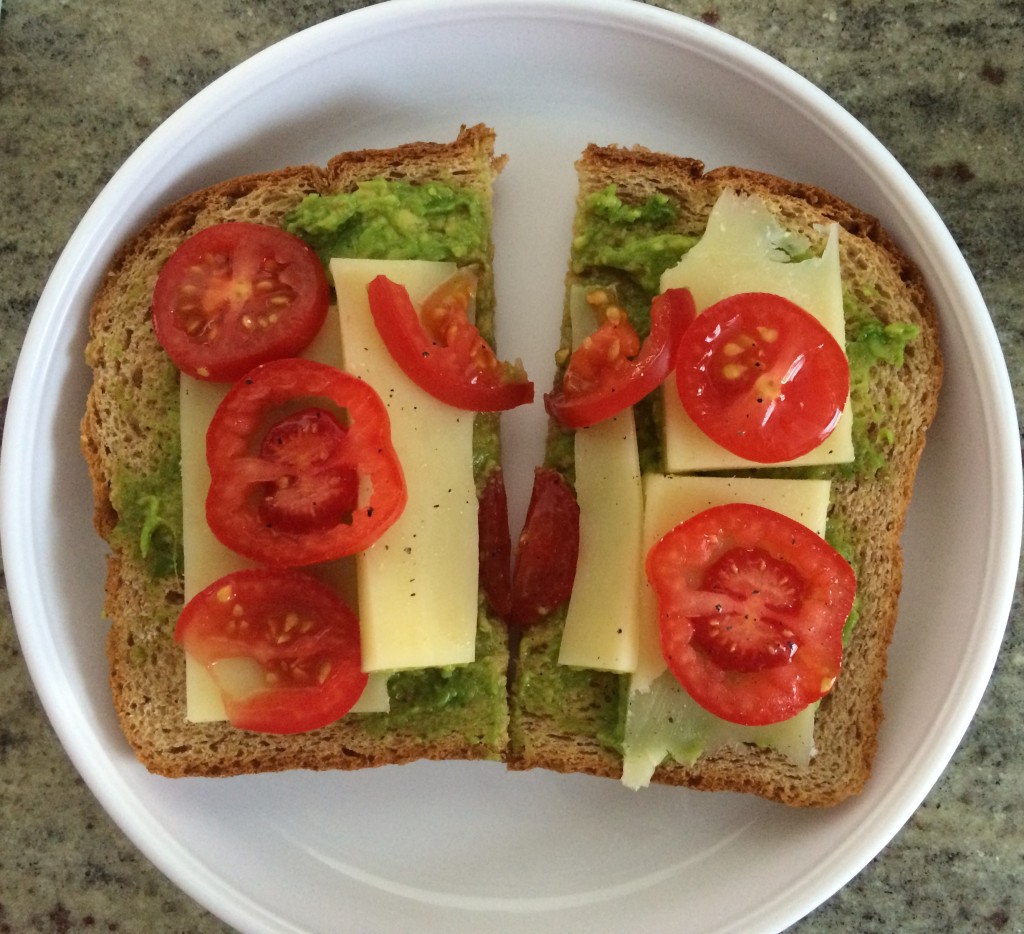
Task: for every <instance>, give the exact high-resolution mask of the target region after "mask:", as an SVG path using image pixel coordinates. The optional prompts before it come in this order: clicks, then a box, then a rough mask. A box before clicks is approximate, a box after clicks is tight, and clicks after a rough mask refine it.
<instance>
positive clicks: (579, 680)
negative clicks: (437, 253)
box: [510, 145, 942, 806]
mask: <svg viewBox="0 0 1024 934" xmlns="http://www.w3.org/2000/svg"><path fill="white" fill-rule="evenodd" d="M577 173H578V183H579V196H578V202H577V216H576V222H575V228H574V239H573V253H572V263H571V267H570V272H569V275H568V282H569V284H570V285H572V284H573V283H584V284H586V283H594V284H600V285H608V284H614V285H616V286H617V288H618V289H619V290H620V292H621V294H623V295H624V296H625V297H626V300H627V306H628V304H629V302H630V301H633V302H636V303H637V304H640V305H642V304H644V303H645V302H649V300H650V297H651V294H653V292H654V291H656V290H657V281H658V278H659V276H660V273H661V271H662V270H663V269H664V268H667V267H668V266H671V265H674V264H675V262H676V261H678V258H679V256H680V255H682V252H683V251H685V249H687V248H688V247H689V246H690V245H692V243H693V242H695V240H696V238H699V237H700V235H701V234H702V233H703V231H704V228H705V226H706V223H707V218H708V215H709V213H710V211H711V208H712V206H713V205H714V203H715V202H716V201H717V199H718V197H719V195H720V194H721V193H722V191H723V190H725V189H726V188H731V189H733V190H735V191H737V192H739V193H751V194H757V195H758V196H759V197H760V198H761V199H762V200H763V201H764V203H765V204H766V205H767V206H768V208H769V209H770V210H771V212H772V213H773V214H774V215H775V216H776V217H777V219H778V220H779V221H780V223H781V224H782V226H783V227H784V228H785V229H786V230H787V231H793V232H795V233H798V234H801V235H803V236H804V237H806V238H807V239H808V240H809V241H810V244H811V250H812V251H818V252H820V250H821V249H822V247H823V243H824V238H825V235H826V231H825V229H824V225H827V224H829V223H831V222H833V221H834V222H837V223H838V224H839V225H840V255H841V259H840V264H841V270H842V281H843V292H844V309H845V314H846V317H847V339H848V346H849V345H850V344H851V343H852V342H854V341H855V340H856V337H857V334H858V329H859V328H861V327H862V322H863V321H865V320H870V321H875V323H876V324H877V322H881V323H882V324H889V323H890V322H904V323H907V324H912V325H914V326H916V327H917V328H918V329H919V334H918V336H917V338H916V339H915V340H913V341H912V342H911V343H909V345H908V346H907V347H906V350H905V353H903V354H902V360H895V361H894V362H892V363H887V362H883V361H879V362H877V363H876V364H875V365H874V366H873V368H872V370H871V379H870V383H869V386H868V389H867V391H866V394H865V395H864V397H863V398H857V399H855V400H854V411H855V413H856V414H855V418H856V419H860V421H861V425H860V426H859V428H860V429H862V431H863V434H862V436H861V437H862V440H861V442H860V445H861V448H863V450H860V449H859V450H858V460H857V462H856V469H855V470H853V471H850V470H843V469H832V470H829V471H827V474H830V475H831V479H832V494H831V502H830V507H829V522H830V527H834V528H839V529H842V530H843V533H844V537H845V539H846V543H845V547H844V549H843V551H844V554H846V556H847V557H848V558H849V559H850V560H851V563H852V564H853V565H854V567H855V569H856V570H857V572H858V591H859V616H858V621H857V623H856V625H855V626H854V628H853V629H852V635H851V637H850V641H849V643H848V645H847V646H846V648H845V652H844V658H843V670H842V674H841V675H840V677H839V679H838V681H837V683H836V685H835V687H834V688H833V690H832V691H831V693H829V694H828V695H827V696H826V697H825V698H824V700H823V701H822V702H821V704H820V707H819V710H818V712H817V715H816V719H815V724H814V745H815V747H816V754H815V755H814V757H813V759H812V761H811V763H810V765H809V766H806V767H800V766H797V765H795V764H793V763H792V762H790V761H789V760H788V759H786V758H785V757H783V756H782V755H780V754H778V753H775V752H773V751H771V750H765V749H759V748H756V747H754V746H751V745H741V746H735V747H731V748H728V749H726V750H722V751H718V752H716V753H713V754H708V755H704V756H701V757H700V758H698V759H697V760H696V762H695V763H694V764H693V765H692V766H685V765H681V764H679V763H677V762H675V761H674V760H671V759H668V760H666V761H665V762H664V763H663V764H662V765H661V766H660V767H659V768H658V769H657V771H656V772H655V775H654V778H653V780H654V781H656V782H661V783H666V784H676V785H686V786H690V787H694V788H700V789H705V790H733V791H742V792H751V793H754V794H757V795H761V796H763V797H766V798H770V799H774V800H777V801H781V802H784V803H787V804H791V805H806V806H822V805H830V804H834V803H836V802H838V801H841V800H842V799H843V798H845V797H848V796H849V795H851V794H855V793H857V792H859V791H860V790H861V788H862V787H863V785H864V782H865V781H866V780H867V778H868V775H869V773H870V770H871V767H872V761H873V759H874V755H875V750H876V744H877V735H878V729H879V725H880V723H881V720H882V700H881V698H882V688H883V683H884V680H885V676H886V657H887V650H888V646H889V643H890V640H891V637H892V633H893V628H894V626H895V623H896V611H897V602H898V598H899V592H900V585H901V569H902V556H901V551H900V535H901V531H902V529H903V525H904V517H905V515H906V511H907V508H908V506H909V503H910V497H911V491H912V487H913V483H914V475H915V472H916V469H917V465H918V462H919V460H920V457H921V453H922V450H923V447H924V441H925V431H926V429H927V427H928V425H929V424H930V423H931V421H932V419H933V417H934V414H935V410H936V404H937V398H938V392H939V386H940V383H941V380H942V356H941V351H940V347H939V339H938V322H937V317H936V312H935V309H934V307H933V305H932V302H931V300H930V299H929V297H928V294H927V291H926V289H925V285H924V282H923V280H922V277H921V275H920V273H919V271H918V270H917V269H916V267H915V266H914V265H913V264H912V263H911V262H910V260H909V259H908V258H907V257H906V256H905V255H903V253H902V252H901V251H900V249H899V248H898V246H897V245H896V243H895V242H894V241H893V239H892V238H891V237H890V236H889V235H888V234H887V233H886V232H885V230H883V229H882V227H881V225H880V224H879V222H878V221H877V220H876V219H875V218H873V217H870V216H868V215H866V214H864V213H863V212H861V211H859V210H857V209H856V208H855V207H853V206H851V205H849V204H847V203H845V202H844V201H842V200H840V199H839V198H837V197H835V196H834V195H832V194H830V193H828V192H827V191H824V190H822V189H820V188H816V187H812V186H809V185H803V184H798V183H795V182H791V181H786V180H783V179H781V178H776V177H774V176H770V175H766V174H763V173H759V172H755V171H750V170H747V169H741V168H734V167H729V168H720V169H716V170H713V171H708V172H706V171H705V168H704V165H703V164H702V163H700V162H698V161H696V160H692V159H684V158H676V157H673V156H668V155H662V154H658V153H654V152H650V151H648V150H646V149H643V148H639V147H637V148H619V147H598V146H593V145H592V146H590V147H588V148H587V149H586V150H585V152H584V154H583V156H582V158H581V159H580V161H579V162H578V164H577ZM608 186H614V189H615V194H616V196H617V197H618V199H620V200H621V201H622V202H624V203H625V204H626V205H627V206H628V205H632V206H639V205H642V204H644V203H645V202H646V201H647V199H648V198H650V197H651V196H665V197H666V198H667V199H668V202H670V204H671V206H672V211H670V212H667V214H666V217H668V219H666V220H663V222H661V226H660V227H658V228H657V229H656V230H655V229H653V228H651V229H648V230H646V232H647V233H652V234H655V235H657V237H658V238H659V242H660V243H661V244H662V246H663V254H662V255H661V256H660V257H658V258H657V259H656V260H655V261H654V266H652V265H651V264H650V263H648V264H647V265H640V266H634V265H632V264H631V262H630V261H629V260H628V259H627V258H626V257H625V254H626V252H627V251H620V252H621V253H622V256H623V259H622V260H621V261H618V260H614V259H613V261H612V262H611V264H610V265H603V266H601V267H596V266H594V265H593V262H592V261H591V260H589V259H588V257H587V254H586V251H585V249H584V247H583V246H582V244H583V243H584V242H585V237H584V236H583V234H584V228H585V225H586V224H587V218H586V211H587V207H586V201H587V198H588V197H589V196H592V195H594V194H595V193H597V192H601V191H603V190H605V189H606V188H607V187H608ZM642 224H643V222H641V226H642ZM632 235H633V234H632V233H631V232H628V231H623V233H622V236H623V237H624V238H626V239H628V238H629V237H630V236H632ZM568 347H569V327H568V321H567V320H564V321H563V344H562V353H561V354H560V356H559V359H565V357H566V356H567V348H568ZM557 378H558V379H560V374H559V375H558V377H557ZM637 417H638V420H641V419H642V418H643V417H644V413H642V412H638V415H637ZM653 418H654V419H656V415H655V416H653ZM641 434H642V433H641ZM566 438H567V434H566V433H565V432H563V431H561V430H560V429H559V428H558V427H557V426H555V425H552V426H551V428H550V435H549V444H548V461H549V463H550V464H551V465H552V466H554V467H556V468H558V469H559V470H561V471H562V472H563V473H564V474H565V475H566V476H567V477H569V478H570V479H571V478H572V470H573V464H572V444H568V443H566ZM647 453H648V455H649V456H648V457H647V459H646V466H647V467H648V468H650V467H651V466H652V463H653V464H655V465H656V464H657V462H658V452H657V451H654V452H653V454H652V453H651V452H647ZM641 461H642V463H644V462H645V460H644V458H643V457H642V458H641ZM655 469H656V468H655ZM781 473H783V474H784V473H785V471H781ZM563 618H564V612H563V613H562V614H559V613H555V614H553V615H552V616H551V617H550V618H548V619H547V620H546V621H544V622H543V623H542V624H540V625H538V626H537V627H535V628H534V629H531V630H529V631H527V632H526V633H525V635H524V636H523V638H522V640H521V642H520V645H519V647H518V649H517V653H516V658H515V665H514V667H515V671H516V673H515V678H514V682H513V684H512V688H511V695H512V723H511V726H510V737H511V739H510V743H511V745H510V766H511V767H512V768H516V769H528V768H534V767H544V768H549V769H555V770H558V771H562V772H585V773H590V774H594V775H602V776H609V777H619V776H620V775H621V770H622V758H621V755H620V753H619V751H618V744H619V742H620V741H621V735H622V734H621V727H622V717H623V711H624V709H625V703H624V701H625V695H626V692H627V691H628V675H617V674H611V673H607V672H600V671H588V670H579V669H568V668H566V667H565V666H559V665H558V663H557V657H558V647H559V641H560V637H561V631H562V621H563ZM553 698H557V699H558V700H557V703H553V702H552V699H553Z"/></svg>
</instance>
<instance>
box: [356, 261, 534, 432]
mask: <svg viewBox="0 0 1024 934" xmlns="http://www.w3.org/2000/svg"><path fill="white" fill-rule="evenodd" d="M475 290H476V278H475V276H473V274H472V273H471V272H469V271H467V270H460V271H459V272H457V273H456V274H455V275H454V276H453V277H452V278H451V279H450V280H449V281H448V282H447V283H445V284H444V285H442V286H441V287H440V288H439V289H437V290H436V291H435V292H434V293H433V294H432V295H430V296H429V297H428V298H427V299H426V301H425V302H424V303H423V308H422V309H421V312H420V314H417V313H416V308H415V306H414V305H413V303H412V300H411V299H410V298H409V293H408V291H406V289H405V287H404V286H401V285H397V284H396V283H394V282H392V281H391V280H390V279H388V278H387V277H386V276H378V277H377V278H376V279H374V280H373V281H372V282H371V283H370V284H369V286H368V287H367V291H368V294H369V298H370V311H371V313H372V314H373V320H374V323H375V324H376V325H377V330H378V332H379V333H380V336H381V338H382V340H383V341H384V344H385V346H386V347H387V348H388V351H389V352H390V354H391V356H392V357H393V358H394V359H395V362H396V363H398V365H399V366H400V367H401V368H402V370H403V371H404V372H405V374H406V376H408V377H409V379H411V380H412V381H413V382H414V383H415V384H416V385H417V386H419V387H420V388H421V389H423V390H424V391H425V392H429V393H430V394H431V395H432V396H433V397H434V398H436V399H440V400H441V401H442V402H444V403H446V404H448V405H451V406H454V407H455V408H459V409H466V410H468V411H472V412H500V411H504V410H506V409H512V408H515V407H516V406H518V405H523V404H524V403H528V402H532V401H533V383H531V382H530V381H529V380H528V379H527V376H526V373H525V372H524V370H523V368H522V366H521V365H520V364H518V363H517V364H510V363H503V362H501V361H499V360H498V358H497V357H496V356H495V355H494V351H493V350H492V349H491V347H490V345H489V344H488V343H487V341H485V340H484V339H483V338H482V337H481V336H480V332H479V331H478V330H477V329H476V327H475V326H474V325H473V324H471V323H470V321H469V307H470V304H471V302H472V301H473V299H474V296H475Z"/></svg>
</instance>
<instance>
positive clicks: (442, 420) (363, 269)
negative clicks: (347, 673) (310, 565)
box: [331, 259, 479, 671]
mask: <svg viewBox="0 0 1024 934" xmlns="http://www.w3.org/2000/svg"><path fill="white" fill-rule="evenodd" d="M454 270H455V267H454V265H452V264H441V263H426V262H419V261H408V262H397V261H396V262H388V263H381V262H378V261H374V260H348V259H335V260H333V261H332V262H331V274H332V277H333V279H334V284H335V288H336V291H337V296H338V309H339V313H340V317H341V333H342V345H343V348H344V354H343V356H344V365H345V368H346V369H347V370H348V371H349V372H351V373H353V374H354V375H356V376H359V377H360V378H361V379H365V380H366V381H367V382H368V383H370V385H372V386H373V387H374V388H375V389H376V390H377V392H378V393H379V394H380V396H381V398H382V399H383V400H384V402H385V405H386V406H387V408H388V413H389V415H390V418H391V437H392V442H393V444H394V447H395V451H396V452H397V453H398V457H399V460H400V462H401V464H402V470H403V472H404V474H405V481H406V485H407V487H408V493H409V501H408V504H407V506H406V507H405V510H404V512H403V513H402V515H401V517H400V518H399V519H398V521H397V522H396V523H395V524H394V525H393V526H391V528H390V529H388V530H387V531H386V532H385V533H384V535H383V536H382V537H381V538H380V539H378V540H377V541H376V542H375V543H374V544H373V545H372V546H371V547H370V548H369V549H367V550H366V551H365V552H363V553H362V554H360V555H359V556H358V558H357V568H358V589H359V618H360V625H361V627H362V646H363V667H364V669H365V670H366V671H380V670H392V669H403V668H427V667H433V666H445V665H458V664H465V663H468V662H471V661H473V659H474V657H475V654H476V628H477V595H478V577H479V572H478V565H479V545H478V532H477V497H476V486H475V481H474V477H473V413H472V412H465V411H462V410H459V409H455V408H452V407H451V406H448V405H445V404H444V403H442V402H439V401H437V400H436V399H435V398H433V397H432V396H431V395H429V394H428V393H426V392H424V391H423V390H421V389H420V388H419V387H417V386H416V385H415V384H414V383H413V382H412V381H411V380H410V379H409V378H408V377H407V376H406V375H405V373H404V372H402V370H401V369H400V368H399V367H398V365H397V364H396V363H395V361H394V360H393V359H392V357H391V354H390V353H389V352H388V350H387V348H386V347H385V346H384V343H383V341H382V340H381V338H380V335H379V334H378V333H377V328H376V326H375V324H374V322H373V318H372V316H371V314H370V308H369V300H368V298H367V294H366V286H367V284H368V283H369V282H370V281H371V280H372V279H373V278H375V277H376V276H377V275H379V274H382V273H383V274H385V275H387V276H388V277H389V278H391V279H392V280H393V281H396V282H398V283H400V284H402V285H405V286H406V288H407V289H408V290H409V293H410V296H411V297H412V299H413V302H414V303H419V302H420V301H422V299H423V298H425V297H426V296H427V295H428V294H429V293H430V292H431V291H432V290H433V289H434V288H436V287H437V286H438V285H440V284H441V283H442V282H443V281H444V280H445V279H446V278H447V277H448V276H450V275H451V274H452V273H453V272H454Z"/></svg>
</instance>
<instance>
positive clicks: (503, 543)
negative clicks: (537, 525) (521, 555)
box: [477, 467, 512, 619]
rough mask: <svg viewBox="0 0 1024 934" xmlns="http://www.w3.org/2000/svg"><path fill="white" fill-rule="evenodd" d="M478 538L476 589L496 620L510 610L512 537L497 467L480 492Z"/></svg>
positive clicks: (505, 617) (505, 498)
mask: <svg viewBox="0 0 1024 934" xmlns="http://www.w3.org/2000/svg"><path fill="white" fill-rule="evenodd" d="M477 525H478V531H479V535H480V589H481V590H483V592H484V596H486V598H487V603H488V605H489V606H490V608H491V610H493V611H494V613H495V614H496V615H497V616H498V618H499V619H508V617H509V614H510V613H511V611H512V580H511V577H512V535H511V532H510V531H509V526H508V494H507V492H506V491H505V478H504V475H503V474H502V471H501V468H500V467H498V468H497V469H496V470H494V471H492V472H491V475H490V476H489V477H488V478H487V480H486V482H485V483H484V487H483V489H482V490H481V491H480V506H479V512H478V514H477Z"/></svg>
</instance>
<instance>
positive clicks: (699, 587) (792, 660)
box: [647, 503, 856, 725]
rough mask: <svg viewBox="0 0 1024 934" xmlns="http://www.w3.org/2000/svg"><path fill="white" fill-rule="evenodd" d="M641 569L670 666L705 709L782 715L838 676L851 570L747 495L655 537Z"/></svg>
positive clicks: (766, 717)
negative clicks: (644, 570)
mask: <svg viewBox="0 0 1024 934" xmlns="http://www.w3.org/2000/svg"><path fill="white" fill-rule="evenodd" d="M764 558H767V559H768V560H767V561H763V559H764ZM647 577H648V580H649V581H650V583H651V586H652V587H653V588H654V591H655V593H656V595H657V598H658V614H659V627H660V632H661V646H662V652H663V654H664V656H665V660H666V662H667V663H668V666H669V669H670V670H671V671H672V673H673V674H674V675H675V677H676V679H677V680H678V681H679V683H680V684H681V685H682V686H683V687H684V688H685V689H686V691H687V692H688V693H689V694H690V696H691V697H692V698H693V699H694V700H695V701H696V702H697V703H698V704H700V705H701V706H702V707H704V708H705V709H706V710H708V711H710V712H711V713H713V714H715V715H716V716H718V717H721V718H722V719H724V720H729V721H731V722H733V723H741V724H747V725H763V724H768V723H777V722H780V721H782V720H787V719H789V718H790V717H792V716H795V715H796V714H797V713H799V712H800V711H801V710H803V709H804V708H805V707H807V706H808V705H809V704H811V703H813V702H814V701H816V700H819V699H820V698H821V697H823V696H824V695H825V694H826V693H827V692H828V691H829V690H830V689H831V686H832V684H833V682H834V681H835V679H836V678H837V677H838V675H839V671H840V667H841V662H842V649H843V626H844V625H845V623H846V619H847V617H848V616H849V614H850V610H851V608H852V606H853V599H854V595H855V593H856V579H855V577H854V573H853V569H852V568H851V567H850V565H849V564H848V563H847V562H846V561H845V559H843V557H842V556H841V555H840V554H839V553H838V552H836V551H835V550H834V549H833V548H832V547H831V546H829V545H828V544H827V543H826V542H825V540H824V539H822V538H821V537H820V536H818V535H816V534H815V533H814V532H812V531H811V530H810V529H808V528H807V527H806V526H803V525H801V524H800V523H798V522H795V521H794V520H792V519H790V518H788V517H786V516H783V515H781V514H779V513H776V512H773V511H772V510H770V509H765V508H764V507H761V506H754V505H750V504H747V503H739V504H729V505H725V506H716V507H712V508H711V509H708V510H705V511H704V512H702V513H700V514H699V515H697V516H694V517H693V518H691V519H689V520H687V521H685V522H683V523H681V524H680V525H678V526H676V527H675V528H674V529H672V530H671V531H670V532H668V533H667V534H666V535H665V536H664V537H663V538H661V539H660V540H659V541H658V542H657V543H656V544H655V545H654V547H653V548H652V549H651V551H650V552H649V554H648V557H647Z"/></svg>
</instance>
